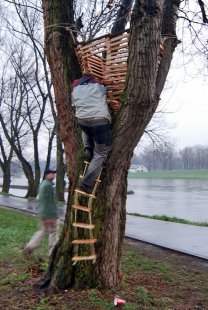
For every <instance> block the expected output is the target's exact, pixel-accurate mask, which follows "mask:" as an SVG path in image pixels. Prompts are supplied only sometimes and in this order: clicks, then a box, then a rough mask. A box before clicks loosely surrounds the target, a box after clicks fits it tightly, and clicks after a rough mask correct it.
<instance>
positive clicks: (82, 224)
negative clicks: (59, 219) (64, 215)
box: [72, 223, 95, 229]
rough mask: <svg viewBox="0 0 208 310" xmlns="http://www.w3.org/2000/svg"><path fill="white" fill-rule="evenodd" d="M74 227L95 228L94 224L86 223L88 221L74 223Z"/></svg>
mask: <svg viewBox="0 0 208 310" xmlns="http://www.w3.org/2000/svg"><path fill="white" fill-rule="evenodd" d="M72 226H73V227H79V228H85V229H94V228H95V225H94V224H86V223H73V224H72Z"/></svg>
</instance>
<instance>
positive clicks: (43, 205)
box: [38, 180, 58, 219]
mask: <svg viewBox="0 0 208 310" xmlns="http://www.w3.org/2000/svg"><path fill="white" fill-rule="evenodd" d="M38 202H39V216H40V218H41V219H57V218H58V211H57V205H56V200H55V193H54V189H53V183H52V181H49V180H44V181H43V182H42V183H41V185H40V189H39V199H38Z"/></svg>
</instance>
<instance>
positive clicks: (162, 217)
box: [127, 213, 208, 227]
mask: <svg viewBox="0 0 208 310" xmlns="http://www.w3.org/2000/svg"><path fill="white" fill-rule="evenodd" d="M127 214H128V215H133V216H140V217H145V218H149V219H153V220H160V221H166V222H174V223H181V224H188V225H194V226H203V227H208V223H207V222H194V221H188V220H184V219H181V218H178V217H169V216H166V215H143V214H140V213H127Z"/></svg>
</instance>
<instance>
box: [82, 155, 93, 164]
mask: <svg viewBox="0 0 208 310" xmlns="http://www.w3.org/2000/svg"><path fill="white" fill-rule="evenodd" d="M91 159H92V156H91V155H90V154H88V153H85V154H84V160H85V161H87V162H88V163H90V162H91Z"/></svg>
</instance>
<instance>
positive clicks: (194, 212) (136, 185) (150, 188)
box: [0, 179, 208, 222]
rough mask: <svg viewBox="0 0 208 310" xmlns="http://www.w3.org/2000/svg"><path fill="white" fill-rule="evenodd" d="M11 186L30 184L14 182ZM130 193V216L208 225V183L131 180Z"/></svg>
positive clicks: (18, 180)
mask: <svg viewBox="0 0 208 310" xmlns="http://www.w3.org/2000/svg"><path fill="white" fill-rule="evenodd" d="M0 183H1V179H0ZM12 184H19V185H20V184H21V185H26V184H27V183H26V180H21V181H20V179H17V180H15V179H13V182H12ZM128 189H129V190H133V191H134V194H132V195H128V197H127V205H126V209H127V212H129V213H139V214H143V215H167V216H171V217H178V218H183V219H186V220H191V221H199V222H207V221H208V180H186V179H181V180H179V179H177V180H168V179H129V180H128ZM10 194H13V195H17V196H20V197H24V195H25V194H26V190H19V189H11V190H10Z"/></svg>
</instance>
